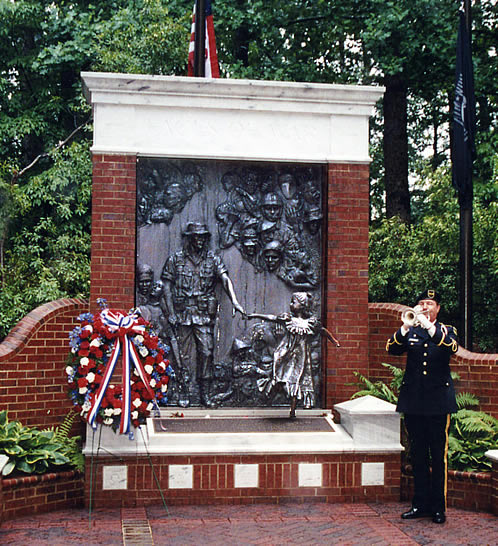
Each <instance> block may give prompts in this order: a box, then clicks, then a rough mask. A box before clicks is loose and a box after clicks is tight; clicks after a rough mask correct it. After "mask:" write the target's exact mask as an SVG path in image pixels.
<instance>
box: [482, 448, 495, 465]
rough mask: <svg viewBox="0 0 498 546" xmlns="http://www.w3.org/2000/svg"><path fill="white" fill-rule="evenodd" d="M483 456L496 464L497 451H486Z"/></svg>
mask: <svg viewBox="0 0 498 546" xmlns="http://www.w3.org/2000/svg"><path fill="white" fill-rule="evenodd" d="M484 455H486V457H487V458H488V459H491V460H492V461H493V462H498V449H490V450H489V451H486V453H485V454H484Z"/></svg>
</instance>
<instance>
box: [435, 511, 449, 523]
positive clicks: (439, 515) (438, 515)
mask: <svg viewBox="0 0 498 546" xmlns="http://www.w3.org/2000/svg"><path fill="white" fill-rule="evenodd" d="M432 521H433V522H434V523H444V522H445V521H446V515H445V513H444V512H434V514H432Z"/></svg>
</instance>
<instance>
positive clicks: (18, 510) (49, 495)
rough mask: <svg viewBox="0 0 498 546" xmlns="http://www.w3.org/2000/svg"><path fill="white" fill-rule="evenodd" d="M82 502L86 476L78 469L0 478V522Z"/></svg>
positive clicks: (72, 506) (69, 506) (62, 508)
mask: <svg viewBox="0 0 498 546" xmlns="http://www.w3.org/2000/svg"><path fill="white" fill-rule="evenodd" d="M81 506H83V476H82V474H80V473H79V472H76V471H68V472H58V473H50V474H43V475H41V476H37V475H35V476H24V477H18V478H10V479H3V480H2V479H0V522H1V521H6V520H9V519H14V518H20V517H26V516H28V515H32V514H41V513H44V512H52V511H55V510H65V509H67V508H76V507H81Z"/></svg>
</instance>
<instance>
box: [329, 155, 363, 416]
mask: <svg viewBox="0 0 498 546" xmlns="http://www.w3.org/2000/svg"><path fill="white" fill-rule="evenodd" d="M368 174H369V168H368V165H356V164H330V165H329V166H328V218H327V220H328V223H327V226H328V228H327V231H328V233H327V238H326V239H327V242H326V248H325V259H326V272H325V275H326V283H325V299H324V301H325V306H326V307H325V311H326V319H325V322H326V326H327V328H329V329H330V330H331V331H332V333H334V334H335V335H336V337H337V338H338V339H339V341H340V343H341V347H340V348H338V349H336V348H334V347H333V346H332V345H330V344H328V345H327V349H326V370H324V382H325V387H326V394H325V397H324V406H325V407H329V408H330V407H332V406H333V405H334V404H336V403H338V402H343V401H344V400H348V399H349V398H350V396H351V394H353V392H355V390H356V389H355V388H354V387H352V386H350V385H347V383H350V382H352V381H354V379H355V378H354V375H353V371H355V370H358V371H360V372H361V373H367V371H368V219H369V209H368V207H369V190H368Z"/></svg>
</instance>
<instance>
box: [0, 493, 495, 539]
mask: <svg viewBox="0 0 498 546" xmlns="http://www.w3.org/2000/svg"><path fill="white" fill-rule="evenodd" d="M406 508H407V506H406V504H404V503H403V504H402V503H386V504H325V503H321V504H282V505H273V504H257V505H247V506H233V505H230V506H169V507H167V508H165V507H164V506H162V505H156V506H150V507H147V508H137V509H126V508H123V509H119V508H111V509H99V510H95V511H94V512H92V514H91V518H90V517H89V513H88V510H84V509H72V510H63V511H59V512H52V513H49V514H40V515H37V516H34V517H26V518H21V519H16V520H13V521H6V522H3V524H2V525H1V527H0V544H2V545H9V544H16V545H19V544H29V545H30V546H37V545H40V544H50V545H51V546H59V545H61V546H62V545H64V546H68V545H71V544H83V545H85V546H86V545H88V546H91V545H97V544H109V545H114V544H123V545H124V546H128V545H130V546H131V545H143V546H144V545H149V544H154V545H155V546H163V545H164V546H166V545H168V546H169V545H181V546H187V545H190V544H192V545H196V546H198V545H199V546H205V545H206V546H208V545H213V546H214V545H216V546H224V545H230V546H249V545H251V546H253V545H264V546H272V545H275V546H276V545H284V544H285V545H293V544H296V545H297V544H299V545H306V544H340V545H341V546H347V545H365V544H368V545H370V544H372V545H379V546H384V545H410V544H422V545H425V544H441V545H443V544H444V545H453V544H455V545H456V544H466V545H476V546H477V545H487V544H498V518H497V517H495V516H493V515H492V514H487V513H476V512H468V511H465V510H459V509H456V508H450V509H449V510H448V512H447V516H448V519H447V521H446V523H445V524H444V525H435V524H433V523H432V522H431V521H430V520H429V519H421V520H413V521H403V520H401V518H400V517H399V516H400V513H401V512H402V511H404V510H405V509H406Z"/></svg>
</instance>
